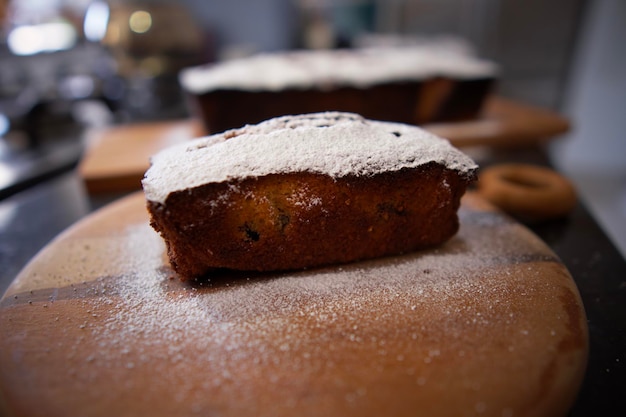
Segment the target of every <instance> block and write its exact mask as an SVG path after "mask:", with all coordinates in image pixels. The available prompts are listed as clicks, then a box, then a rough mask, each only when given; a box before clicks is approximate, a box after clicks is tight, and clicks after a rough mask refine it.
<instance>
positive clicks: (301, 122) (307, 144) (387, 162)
mask: <svg viewBox="0 0 626 417" xmlns="http://www.w3.org/2000/svg"><path fill="white" fill-rule="evenodd" d="M151 162H152V165H151V167H150V169H149V170H148V171H147V172H146V175H145V177H144V179H143V182H142V184H143V188H144V192H145V194H146V198H147V199H148V200H150V201H155V202H164V201H165V199H166V198H167V196H168V195H169V194H170V193H172V192H175V191H180V190H185V189H190V188H194V187H197V186H200V185H203V184H206V183H212V182H223V181H229V180H237V179H245V178H249V177H259V176H263V175H269V174H280V173H289V172H313V173H320V174H326V175H330V176H332V177H334V178H339V177H344V176H348V175H354V176H369V175H375V174H377V173H382V172H388V171H398V170H401V169H403V168H416V167H419V166H422V165H424V164H427V163H429V162H436V163H439V164H442V165H444V166H446V167H447V168H449V169H453V170H457V171H459V172H460V173H461V174H462V175H469V174H470V173H472V172H473V171H474V170H475V169H476V168H477V166H476V164H475V163H474V162H473V161H472V160H471V159H470V158H469V157H468V156H466V155H465V154H463V153H462V152H460V151H459V150H457V149H456V148H454V147H453V146H452V145H451V144H450V143H449V142H448V141H447V140H445V139H442V138H439V137H437V136H435V135H432V134H430V133H428V132H426V131H424V130H422V129H420V128H418V127H415V126H409V125H405V124H400V123H391V122H380V121H371V120H367V119H364V118H362V117H360V116H358V115H355V114H351V113H340V112H326V113H314V114H307V115H297V116H283V117H279V118H275V119H271V120H268V121H266V122H263V123H260V124H258V125H255V126H246V127H243V128H241V129H236V130H231V131H228V132H225V133H222V134H217V135H212V136H209V137H206V138H200V139H196V140H194V141H191V142H189V143H185V144H181V145H179V146H173V147H171V148H168V149H165V150H163V151H161V152H160V153H158V154H157V155H155V156H154V157H153V158H152V160H151Z"/></svg>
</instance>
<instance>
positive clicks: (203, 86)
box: [180, 46, 497, 94]
mask: <svg viewBox="0 0 626 417" xmlns="http://www.w3.org/2000/svg"><path fill="white" fill-rule="evenodd" d="M496 72H497V68H496V66H495V65H494V64H493V63H492V62H489V61H485V60H480V59H478V58H475V57H472V56H469V55H468V54H459V53H457V52H450V51H447V50H442V49H441V48H437V47H430V46H412V47H403V48H367V49H358V50H320V51H309V50H307V51H289V52H274V53H263V54H257V55H253V56H250V57H247V58H241V59H237V60H232V61H225V62H220V63H217V64H210V65H203V66H197V67H192V68H187V69H185V70H183V71H182V72H181V74H180V81H181V84H182V85H183V87H184V88H185V89H187V90H188V91H190V92H193V93H197V94H202V93H205V92H208V91H213V90H220V89H235V90H238V89H241V90H250V91H279V90H281V89H285V88H302V89H304V88H311V87H316V88H333V87H337V86H354V87H368V86H371V85H375V84H379V83H384V82H396V81H400V82H401V81H415V80H417V81H419V80H424V79H428V78H432V77H438V76H447V77H453V78H458V79H468V78H470V79H471V78H480V77H492V76H494V75H495V73H496Z"/></svg>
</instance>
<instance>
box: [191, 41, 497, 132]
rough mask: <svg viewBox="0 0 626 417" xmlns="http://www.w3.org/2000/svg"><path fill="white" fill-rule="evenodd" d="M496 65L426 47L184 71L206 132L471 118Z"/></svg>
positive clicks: (298, 54)
mask: <svg viewBox="0 0 626 417" xmlns="http://www.w3.org/2000/svg"><path fill="white" fill-rule="evenodd" d="M496 77H497V68H496V66H495V65H494V64H493V63H492V62H489V61H485V60H480V59H478V58H476V57H474V56H471V55H469V54H461V53H458V52H450V51H446V50H440V49H438V48H430V47H425V46H422V47H404V48H364V49H352V50H316V51H312V50H298V51H288V52H274V53H262V54H257V55H253V56H250V57H246V58H240V59H235V60H231V61H224V62H218V63H213V64H207V65H202V66H196V67H191V68H186V69H184V70H183V71H181V73H180V83H181V86H182V88H183V90H184V91H185V92H186V93H187V95H188V96H189V97H190V98H191V100H190V101H191V103H192V112H193V113H194V114H196V115H197V116H199V118H200V119H201V120H202V121H203V122H204V125H205V128H206V129H207V131H208V132H212V133H215V132H222V131H225V130H227V129H232V128H237V127H240V126H243V125H245V124H253V123H258V122H261V121H263V120H267V119H269V118H273V117H277V116H282V115H288V114H304V113H313V112H323V111H343V112H354V113H358V114H360V115H362V116H364V117H366V118H370V119H375V120H387V121H395V122H400V123H409V124H416V125H419V124H424V123H429V122H445V121H458V120H467V119H472V118H475V117H477V116H478V114H479V113H480V110H481V108H482V105H483V102H484V101H485V98H486V97H487V95H488V93H489V92H490V90H491V88H492V86H493V84H494V81H495V79H496Z"/></svg>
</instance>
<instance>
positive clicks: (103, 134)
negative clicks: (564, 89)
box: [79, 97, 569, 193]
mask: <svg viewBox="0 0 626 417" xmlns="http://www.w3.org/2000/svg"><path fill="white" fill-rule="evenodd" d="M423 127H424V128H426V129H427V130H430V131H431V132H433V133H435V134H437V135H439V136H442V137H445V138H448V139H449V140H450V142H452V144H453V145H455V146H457V147H468V146H490V147H520V146H521V147H523V146H532V145H533V144H536V143H538V142H541V141H545V140H548V139H552V138H554V137H556V136H557V135H560V134H563V133H565V132H567V131H568V130H569V122H568V120H567V119H565V118H564V117H563V116H561V115H559V114H557V113H554V112H552V111H549V110H546V109H542V108H537V107H534V106H529V105H525V104H522V103H518V102H516V101H511V100H506V99H503V98H499V97H493V98H491V99H490V100H489V101H488V102H487V104H486V106H485V112H484V114H483V115H482V116H481V117H480V118H479V119H477V120H471V121H467V122H460V123H441V124H431V125H426V126H423ZM204 134H205V133H204V130H203V128H202V126H201V124H200V122H198V121H197V120H176V121H169V122H157V123H138V124H132V125H124V126H116V127H112V128H107V129H100V130H94V131H92V132H90V134H89V135H88V146H87V150H86V152H85V155H84V157H83V158H82V160H81V162H80V165H79V172H80V174H81V176H82V178H83V179H84V181H85V185H86V186H87V189H88V190H89V192H91V193H103V192H119V191H129V190H133V191H134V190H139V189H140V188H141V179H142V178H143V174H144V173H145V172H146V170H147V169H148V166H149V160H150V156H152V155H153V154H155V153H156V152H158V151H159V150H161V149H163V148H165V147H167V146H170V145H173V144H176V143H180V142H184V141H187V140H190V139H192V138H194V137H199V136H202V135H204Z"/></svg>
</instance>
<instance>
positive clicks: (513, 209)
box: [478, 163, 577, 221]
mask: <svg viewBox="0 0 626 417" xmlns="http://www.w3.org/2000/svg"><path fill="white" fill-rule="evenodd" d="M478 192H479V194H480V195H481V196H483V197H484V198H485V199H486V200H488V201H489V202H491V203H492V204H494V205H495V206H497V207H499V208H500V209H502V210H503V211H505V212H506V213H509V214H511V215H512V216H515V217H518V218H522V219H525V220H533V221H535V220H548V219H554V218H558V217H562V216H565V215H566V214H567V213H569V212H570V211H571V210H572V209H573V208H574V206H575V205H576V202H577V197H576V191H575V189H574V186H573V185H572V183H571V182H570V181H569V180H567V179H566V178H565V177H563V176H562V175H560V174H558V173H557V172H555V171H553V170H551V169H549V168H544V167H539V166H534V165H527V164H513V163H511V164H500V165H495V166H492V167H488V168H486V169H484V170H483V171H481V173H480V175H479V180H478Z"/></svg>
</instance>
